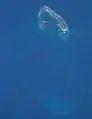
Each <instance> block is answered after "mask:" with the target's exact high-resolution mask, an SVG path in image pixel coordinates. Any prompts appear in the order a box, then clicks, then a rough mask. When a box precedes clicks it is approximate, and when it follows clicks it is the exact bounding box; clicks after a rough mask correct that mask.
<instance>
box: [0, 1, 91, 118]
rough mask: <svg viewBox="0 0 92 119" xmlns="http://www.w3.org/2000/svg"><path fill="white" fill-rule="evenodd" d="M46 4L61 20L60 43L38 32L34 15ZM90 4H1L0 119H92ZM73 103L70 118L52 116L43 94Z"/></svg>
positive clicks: (81, 2)
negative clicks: (65, 29) (64, 26)
mask: <svg viewBox="0 0 92 119" xmlns="http://www.w3.org/2000/svg"><path fill="white" fill-rule="evenodd" d="M44 4H46V5H48V6H49V7H51V8H52V9H55V11H57V12H59V13H60V14H61V15H63V16H64V18H65V20H66V21H67V23H68V25H69V28H70V31H71V36H70V38H69V39H68V40H67V41H66V42H63V41H62V39H60V38H58V37H56V36H55V35H54V34H51V35H50V34H49V35H46V34H44V33H40V34H38V35H35V33H37V32H39V29H38V27H37V20H38V18H37V13H38V11H39V9H40V8H41V7H42V6H43V5H44ZM91 5H92V3H91V1H89V0H85V1H84V0H75V1H74V0H54V1H53V0H52V1H49V0H48V1H47V0H46V1H42V0H41V1H40V0H38V1H36V0H33V1H32V0H16V1H13V0H3V1H0V119H21V118H22V119H37V118H38V119H53V118H56V119H57V118H60V119H92V68H91V67H92V13H91V11H92V7H91ZM45 95H46V96H49V95H50V96H53V95H54V96H56V97H60V98H62V97H64V98H66V99H69V100H72V101H74V102H77V103H78V105H76V106H75V108H74V109H73V110H72V112H71V114H67V115H62V116H61V117H52V115H51V113H50V111H49V110H48V109H46V107H45V106H42V105H40V104H39V101H38V99H39V97H40V96H41V97H42V96H45Z"/></svg>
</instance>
